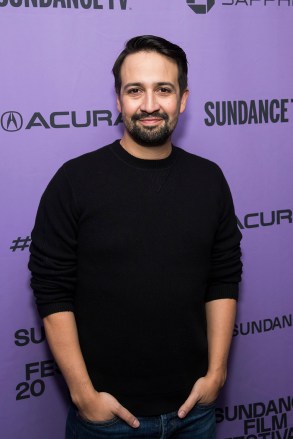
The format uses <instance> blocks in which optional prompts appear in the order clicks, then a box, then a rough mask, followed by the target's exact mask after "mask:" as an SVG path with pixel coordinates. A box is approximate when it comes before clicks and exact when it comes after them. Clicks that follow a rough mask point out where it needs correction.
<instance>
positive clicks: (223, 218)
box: [205, 172, 242, 302]
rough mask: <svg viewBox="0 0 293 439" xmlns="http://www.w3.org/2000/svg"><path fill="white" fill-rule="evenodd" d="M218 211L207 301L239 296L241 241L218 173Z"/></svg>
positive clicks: (226, 184) (227, 196) (232, 211)
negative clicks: (219, 206) (219, 188)
mask: <svg viewBox="0 0 293 439" xmlns="http://www.w3.org/2000/svg"><path fill="white" fill-rule="evenodd" d="M221 178H222V183H221V189H222V202H221V214H220V217H219V223H218V228H217V232H216V235H215V240H214V245H213V248H212V254H211V268H210V273H209V279H208V288H207V293H206V298H205V300H206V302H208V301H210V300H215V299H224V298H232V299H238V289H239V286H238V285H239V282H240V280H241V274H242V262H241V259H240V258H241V250H240V241H241V238H242V234H241V232H240V230H239V229H238V226H237V220H236V215H235V211H234V205H233V200H232V195H231V192H230V189H229V186H228V183H227V181H226V179H225V177H224V175H223V174H222V172H221Z"/></svg>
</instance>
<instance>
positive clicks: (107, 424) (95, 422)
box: [76, 411, 120, 427]
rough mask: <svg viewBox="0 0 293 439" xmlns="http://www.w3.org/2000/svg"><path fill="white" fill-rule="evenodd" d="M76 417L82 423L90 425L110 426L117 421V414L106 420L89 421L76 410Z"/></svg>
mask: <svg viewBox="0 0 293 439" xmlns="http://www.w3.org/2000/svg"><path fill="white" fill-rule="evenodd" d="M76 417H77V419H78V420H79V421H80V422H81V423H82V424H84V425H87V426H89V427H90V426H92V427H111V426H112V425H114V424H116V423H117V422H118V421H119V419H120V418H119V417H118V416H114V417H113V418H111V419H108V420H107V421H90V420H89V419H86V418H84V417H83V416H82V415H81V414H80V413H79V412H78V411H77V412H76Z"/></svg>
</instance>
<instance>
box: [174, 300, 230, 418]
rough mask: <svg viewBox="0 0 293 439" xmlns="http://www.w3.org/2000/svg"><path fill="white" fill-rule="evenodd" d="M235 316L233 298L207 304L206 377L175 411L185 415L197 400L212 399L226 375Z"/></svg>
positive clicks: (203, 401) (195, 385)
mask: <svg viewBox="0 0 293 439" xmlns="http://www.w3.org/2000/svg"><path fill="white" fill-rule="evenodd" d="M235 317H236V300H234V299H218V300H212V301H210V302H207V303H206V318H207V338H208V352H209V366H208V372H207V374H206V376H204V377H202V378H199V379H198V380H197V381H196V383H195V384H194V386H193V388H192V390H191V393H190V395H189V397H188V398H187V400H186V401H185V402H184V404H183V405H182V406H181V407H180V409H179V410H178V416H179V417H180V418H184V417H185V416H186V415H187V413H188V412H189V411H190V410H191V409H192V408H193V407H194V406H195V404H196V403H198V402H200V403H202V404H208V403H211V402H213V401H214V400H215V399H216V398H217V396H218V394H219V391H220V389H221V388H222V387H223V385H224V383H225V380H226V375H227V360H228V354H229V349H230V345H231V340H232V335H233V329H234V323H235Z"/></svg>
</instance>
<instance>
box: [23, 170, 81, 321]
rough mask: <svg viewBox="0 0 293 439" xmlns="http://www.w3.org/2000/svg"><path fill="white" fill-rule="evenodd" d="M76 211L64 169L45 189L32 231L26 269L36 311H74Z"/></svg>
mask: <svg viewBox="0 0 293 439" xmlns="http://www.w3.org/2000/svg"><path fill="white" fill-rule="evenodd" d="M77 222H78V210H77V207H76V202H75V199H74V194H73V191H72V188H71V186H70V183H69V181H68V178H67V176H66V174H65V170H64V167H62V168H60V169H59V171H57V173H56V174H55V176H54V177H53V179H52V180H51V181H50V183H49V185H48V187H47V188H46V190H45V192H44V194H43V196H42V198H41V201H40V205H39V208H38V212H37V216H36V221H35V226H34V229H33V231H32V243H31V246H30V260H29V265H28V267H29V269H30V270H31V274H32V276H31V287H32V289H33V292H34V295H35V299H36V304H37V307H38V311H39V314H40V316H41V317H46V316H47V315H49V314H53V313H56V312H61V311H74V307H73V302H74V290H75V282H76V261H77V254H76V252H77Z"/></svg>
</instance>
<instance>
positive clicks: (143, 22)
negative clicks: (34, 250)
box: [0, 0, 293, 439]
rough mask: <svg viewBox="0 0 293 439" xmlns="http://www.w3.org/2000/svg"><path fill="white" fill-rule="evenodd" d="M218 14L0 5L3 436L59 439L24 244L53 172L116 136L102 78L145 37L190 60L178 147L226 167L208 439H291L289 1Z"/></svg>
mask: <svg viewBox="0 0 293 439" xmlns="http://www.w3.org/2000/svg"><path fill="white" fill-rule="evenodd" d="M214 3H215V2H214V1H195V0H194V1H185V0H174V1H172V2H171V1H170V0H145V1H142V0H140V1H135V0H121V1H120V0H57V1H56V0H55V1H54V0H0V35H1V42H2V44H1V49H0V51H1V52H0V57H1V58H0V59H1V70H0V75H1V92H0V118H1V119H0V136H1V137H0V139H1V154H2V157H1V161H0V166H1V168H2V169H1V177H0V178H1V206H2V209H1V212H2V213H1V216H0V223H1V234H2V238H1V242H2V245H1V278H2V280H1V289H2V291H1V293H2V294H1V296H2V300H1V304H2V305H1V311H0V312H1V318H0V325H1V347H2V349H1V351H2V361H1V364H0V368H1V371H0V377H1V390H2V391H1V411H0V417H1V437H3V438H5V439H16V438H19V437H21V438H24V439H38V438H40V437H41V438H42V439H52V438H54V439H62V438H63V437H64V422H65V416H66V409H67V403H68V397H67V392H66V390H65V386H64V383H63V381H62V378H61V377H60V375H59V374H58V371H57V370H56V367H55V364H54V362H53V360H52V356H51V354H50V352H49V351H48V348H47V346H46V342H45V340H44V334H43V330H42V322H41V320H40V319H39V318H38V316H37V314H36V310H35V307H34V303H33V299H32V294H31V291H30V289H29V286H28V282H29V273H28V270H27V261H28V245H29V242H30V241H29V238H30V232H31V229H32V227H33V222H34V218H35V213H36V208H37V205H38V203H39V199H40V196H41V194H42V192H43V190H44V188H45V186H46V184H47V183H48V181H49V179H50V178H51V177H52V175H53V173H54V172H55V171H56V170H57V168H58V167H59V166H60V165H61V164H62V163H63V162H64V161H65V160H67V159H69V158H72V157H75V156H77V155H80V154H82V153H83V152H87V151H90V150H94V149H96V148H99V147H101V146H103V145H104V144H106V143H108V142H110V141H112V140H113V139H115V138H118V137H120V136H121V129H122V127H121V124H117V122H116V121H117V117H118V113H117V110H116V108H115V95H114V91H113V79H112V76H111V67H112V64H113V62H114V60H115V58H116V56H117V55H118V53H119V52H120V50H121V49H122V47H123V44H124V42H125V41H126V40H127V39H128V38H130V37H132V36H134V35H138V34H145V33H148V34H149V33H151V34H157V35H161V36H163V37H165V38H167V39H170V40H171V41H174V42H176V43H178V44H179V45H182V47H184V48H185V49H186V52H187V55H188V58H189V68H190V76H189V83H190V91H191V95H190V100H189V103H188V110H187V111H186V113H185V114H184V115H183V116H182V118H181V121H180V123H179V126H178V129H177V133H176V137H175V142H174V143H175V144H178V145H179V146H181V147H184V148H185V149H187V150H189V151H191V152H194V153H196V154H199V155H201V156H204V157H207V158H209V159H211V160H213V161H215V162H217V163H218V164H219V165H220V166H221V167H222V169H223V171H224V173H225V175H226V177H227V180H228V182H229V184H230V187H231V189H232V192H233V196H234V202H235V207H236V213H237V217H238V220H239V227H240V229H241V231H242V233H243V254H244V256H243V261H244V268H245V273H244V281H243V284H242V290H241V299H240V302H239V312H238V317H237V324H236V326H235V334H234V335H235V337H234V342H233V347H232V352H231V357H230V367H229V379H228V382H227V384H226V386H225V389H224V390H223V392H222V395H221V398H220V400H219V403H218V408H217V418H218V422H219V424H218V436H217V437H218V438H219V439H228V438H229V439H232V438H234V439H235V438H238V439H244V438H245V439H256V438H268V439H280V438H281V439H292V438H293V410H292V407H293V380H292V360H293V353H292V352H293V350H292V295H291V294H292V280H293V274H292V272H293V270H292V253H293V240H292V237H293V234H292V228H293V226H292V208H293V206H292V187H293V176H292V175H293V173H292V160H293V152H292V140H291V139H292V135H293V90H292V68H293V57H292V49H291V42H292V38H293V26H292V20H293V0H288V1H285V0H242V1H239V0H221V1H217V2H216V3H215V4H214ZM115 122H116V124H115ZM81 124H83V125H84V126H83V127H82V126H80V125H81ZM78 125H79V126H78Z"/></svg>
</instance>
